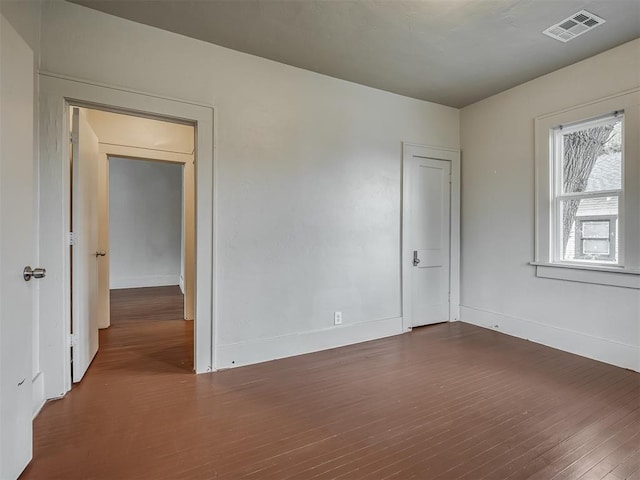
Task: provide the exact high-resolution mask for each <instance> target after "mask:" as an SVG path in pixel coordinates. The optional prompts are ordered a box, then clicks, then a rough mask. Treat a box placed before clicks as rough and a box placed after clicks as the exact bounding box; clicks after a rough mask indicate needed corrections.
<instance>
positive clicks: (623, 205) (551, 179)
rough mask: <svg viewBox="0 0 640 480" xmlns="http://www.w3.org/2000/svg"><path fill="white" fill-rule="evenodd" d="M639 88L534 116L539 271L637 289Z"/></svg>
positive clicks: (544, 274)
mask: <svg viewBox="0 0 640 480" xmlns="http://www.w3.org/2000/svg"><path fill="white" fill-rule="evenodd" d="M639 132H640V89H636V90H634V91H630V92H626V93H622V94H619V95H614V96H611V97H608V98H606V99H603V100H599V101H594V102H590V103H588V104H585V105H581V106H578V107H575V108H570V109H567V110H563V111H560V112H557V113H551V114H548V115H544V116H541V117H538V118H536V119H535V137H536V138H535V145H536V152H535V156H536V164H535V167H536V168H535V176H536V184H535V187H536V188H535V195H536V198H535V258H534V261H533V262H532V264H533V265H535V266H536V275H537V276H539V277H546V278H555V279H560V280H570V281H578V282H587V283H599V284H605V285H616V286H622V287H627V288H638V289H640V240H639V239H640V134H639Z"/></svg>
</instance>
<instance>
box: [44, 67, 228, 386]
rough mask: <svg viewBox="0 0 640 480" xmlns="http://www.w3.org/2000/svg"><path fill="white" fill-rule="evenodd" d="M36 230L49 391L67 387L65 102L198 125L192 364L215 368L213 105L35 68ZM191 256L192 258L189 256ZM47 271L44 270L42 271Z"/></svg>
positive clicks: (198, 369) (198, 367)
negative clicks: (37, 73) (42, 266)
mask: <svg viewBox="0 0 640 480" xmlns="http://www.w3.org/2000/svg"><path fill="white" fill-rule="evenodd" d="M39 78H40V129H39V131H40V157H39V158H40V211H41V215H40V225H39V226H40V235H39V246H40V256H41V261H42V262H43V263H45V264H46V265H47V270H48V272H49V270H50V271H51V277H52V278H49V281H48V282H46V284H45V283H42V284H41V289H40V312H41V317H42V314H46V321H42V322H41V325H40V328H41V332H40V336H41V338H43V340H44V341H43V342H42V344H41V364H42V369H43V372H44V392H45V397H46V398H56V397H60V396H63V395H65V393H66V392H68V391H69V390H70V389H71V377H70V375H69V364H70V361H71V359H70V357H69V349H68V345H67V342H68V334H69V327H70V317H69V312H70V307H69V305H68V301H69V298H70V271H69V247H68V245H67V244H66V241H67V233H66V232H68V231H69V228H70V218H69V217H70V215H69V211H70V203H69V201H70V200H69V192H70V180H71V179H70V175H69V163H68V162H69V145H68V142H65V141H64V139H65V138H66V136H67V135H68V131H69V116H68V115H69V113H68V111H69V108H68V106H69V103H72V104H74V105H79V106H83V107H88V108H92V107H93V108H96V107H100V108H103V109H104V108H106V109H108V110H111V111H115V112H121V113H130V114H133V115H135V114H139V115H142V116H150V117H151V118H154V117H155V118H160V119H169V120H171V119H175V120H179V121H184V122H187V123H190V124H193V125H195V126H196V152H197V155H196V161H195V186H196V188H195V196H196V197H195V225H196V235H195V237H196V239H195V244H196V251H195V256H196V258H197V265H196V272H195V279H196V280H195V326H194V330H195V335H194V336H195V338H194V344H195V345H194V347H195V352H194V364H195V370H196V372H197V373H202V372H209V371H212V370H214V361H213V359H214V358H215V355H214V351H213V347H214V345H215V338H214V334H215V328H214V325H215V322H214V315H215V309H214V295H215V276H214V270H213V265H214V260H215V258H214V253H215V250H214V248H213V247H214V220H215V217H216V215H215V203H214V192H215V188H214V163H213V152H214V148H213V138H214V121H213V117H214V110H213V108H212V107H211V106H206V105H199V104H194V103H192V102H185V101H181V100H173V99H168V98H162V97H160V96H157V95H150V94H146V93H140V92H135V91H130V90H126V89H124V88H121V87H119V88H112V87H109V86H104V85H99V84H95V83H92V82H90V81H86V80H77V79H70V78H67V77H62V76H59V75H56V74H52V73H45V72H41V73H40V77H39ZM194 263H195V262H194ZM47 276H48V277H49V274H48V275H47Z"/></svg>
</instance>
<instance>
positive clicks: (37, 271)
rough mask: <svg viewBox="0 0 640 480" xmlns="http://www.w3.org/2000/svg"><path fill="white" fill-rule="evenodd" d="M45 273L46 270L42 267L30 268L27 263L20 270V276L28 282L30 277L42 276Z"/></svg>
mask: <svg viewBox="0 0 640 480" xmlns="http://www.w3.org/2000/svg"><path fill="white" fill-rule="evenodd" d="M46 274H47V270H46V269H44V268H31V267H30V266H29V265H27V266H26V267H24V270H23V271H22V278H24V280H25V282H28V281H29V280H31V279H32V278H44V277H45V276H46Z"/></svg>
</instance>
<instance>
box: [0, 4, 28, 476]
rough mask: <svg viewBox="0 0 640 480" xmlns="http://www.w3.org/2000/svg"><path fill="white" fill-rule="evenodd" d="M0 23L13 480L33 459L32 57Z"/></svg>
mask: <svg viewBox="0 0 640 480" xmlns="http://www.w3.org/2000/svg"><path fill="white" fill-rule="evenodd" d="M0 22H1V23H0V61H1V65H2V68H0V478H2V479H14V478H17V477H18V475H20V473H21V472H22V470H23V469H24V467H25V466H26V465H27V463H29V460H31V451H32V440H31V436H32V433H31V422H32V411H31V406H32V377H33V375H32V348H33V346H32V345H33V344H32V341H33V338H32V322H33V314H34V307H33V305H34V296H35V294H36V292H35V290H36V289H35V286H36V281H35V280H31V281H28V282H27V281H25V280H24V278H23V269H24V267H25V266H27V265H30V266H32V267H36V265H34V263H33V262H35V261H36V250H35V241H34V223H35V222H34V211H33V203H34V191H33V188H34V177H33V75H34V72H33V52H32V51H31V49H30V48H29V47H28V45H27V44H26V43H25V42H24V41H23V40H22V38H21V37H20V36H19V35H18V33H17V32H16V31H15V30H14V29H13V27H12V26H11V25H10V24H9V22H8V21H7V20H6V19H5V18H4V17H2V16H0Z"/></svg>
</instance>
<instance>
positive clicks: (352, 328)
mask: <svg viewBox="0 0 640 480" xmlns="http://www.w3.org/2000/svg"><path fill="white" fill-rule="evenodd" d="M401 333H402V318H401V317H398V318H389V319H385V320H377V321H373V322H366V323H358V324H355V325H342V326H336V327H331V328H327V329H323V330H314V331H311V332H304V333H296V334H291V335H283V336H280V337H272V338H264V339H260V340H255V341H249V342H242V343H233V344H229V345H219V346H217V347H216V357H217V358H216V360H217V361H216V368H218V369H220V368H232V367H239V366H242V365H251V364H254V363H260V362H266V361H269V360H275V359H278V358H286V357H292V356H294V355H302V354H305V353H312V352H318V351H320V350H328V349H330V348H336V347H342V346H345V345H351V344H354V343H360V342H366V341H369V340H375V339H378V338H383V337H390V336H392V335H399V334H401Z"/></svg>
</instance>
